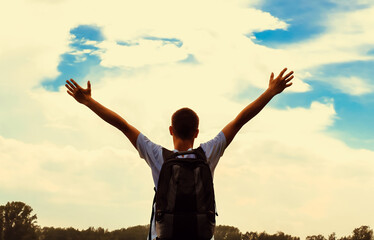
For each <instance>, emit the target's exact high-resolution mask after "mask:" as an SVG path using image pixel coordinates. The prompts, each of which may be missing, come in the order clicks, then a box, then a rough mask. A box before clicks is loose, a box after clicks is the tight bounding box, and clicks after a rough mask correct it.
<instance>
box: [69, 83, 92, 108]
mask: <svg viewBox="0 0 374 240" xmlns="http://www.w3.org/2000/svg"><path fill="white" fill-rule="evenodd" d="M65 87H66V88H67V89H68V90H67V93H68V94H69V95H70V96H72V97H73V98H74V99H75V100H77V101H78V102H79V103H82V104H84V105H86V104H87V103H88V102H89V100H90V99H91V83H90V81H88V82H87V88H86V89H84V88H82V87H81V86H79V84H78V83H76V82H75V81H74V80H73V79H70V81H69V80H66V84H65Z"/></svg>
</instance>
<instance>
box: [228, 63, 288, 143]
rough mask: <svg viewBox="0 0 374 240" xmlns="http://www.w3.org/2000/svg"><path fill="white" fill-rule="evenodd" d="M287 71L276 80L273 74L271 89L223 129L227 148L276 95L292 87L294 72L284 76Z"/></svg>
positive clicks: (270, 83) (282, 72)
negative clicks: (245, 125)
mask: <svg viewBox="0 0 374 240" xmlns="http://www.w3.org/2000/svg"><path fill="white" fill-rule="evenodd" d="M286 71H287V68H285V69H283V70H282V71H281V72H280V73H279V75H278V77H276V78H275V79H274V73H271V76H270V80H269V87H268V88H267V89H266V91H265V92H264V93H262V94H261V96H259V97H258V98H257V99H256V100H255V101H253V102H252V103H251V104H249V105H248V106H247V107H245V108H244V109H243V110H242V111H241V112H240V113H239V114H238V116H237V117H236V118H235V119H234V120H232V121H231V122H230V123H229V124H227V125H226V126H225V127H224V128H223V129H222V132H223V134H224V135H225V137H226V147H227V146H228V145H229V144H230V143H231V141H232V140H233V139H234V137H235V135H236V134H237V133H238V132H239V130H240V129H241V128H242V127H243V126H244V124H246V123H247V122H248V121H249V120H251V119H252V118H253V117H254V116H256V115H257V114H258V113H259V112H260V111H261V110H262V109H263V108H264V107H265V106H266V104H267V103H268V102H269V101H270V100H271V99H272V98H273V97H274V96H275V95H277V94H279V93H281V92H282V91H283V90H284V89H285V88H287V87H289V86H291V85H292V82H290V81H291V80H292V79H293V77H294V76H293V71H291V72H289V73H288V74H286V75H285V76H283V75H284V74H285V72H286Z"/></svg>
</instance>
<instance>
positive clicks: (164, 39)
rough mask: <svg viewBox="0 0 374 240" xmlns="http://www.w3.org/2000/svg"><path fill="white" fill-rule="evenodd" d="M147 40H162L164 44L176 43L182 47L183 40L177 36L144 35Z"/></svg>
mask: <svg viewBox="0 0 374 240" xmlns="http://www.w3.org/2000/svg"><path fill="white" fill-rule="evenodd" d="M143 39H146V40H153V41H162V42H163V44H174V45H175V46H177V47H182V45H183V42H182V41H181V40H179V39H177V38H160V37H151V36H148V37H143Z"/></svg>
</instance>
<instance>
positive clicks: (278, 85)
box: [65, 68, 294, 239]
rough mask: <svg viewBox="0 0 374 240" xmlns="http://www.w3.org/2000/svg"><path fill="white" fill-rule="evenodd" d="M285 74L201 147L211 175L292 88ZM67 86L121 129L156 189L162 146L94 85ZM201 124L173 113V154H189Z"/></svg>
mask: <svg viewBox="0 0 374 240" xmlns="http://www.w3.org/2000/svg"><path fill="white" fill-rule="evenodd" d="M286 71H287V68H284V69H283V70H282V71H281V72H280V73H279V75H278V76H277V77H276V78H274V73H271V76H270V80H269V86H268V88H267V89H266V91H265V92H264V93H262V94H261V96H259V97H258V98H257V99H256V100H255V101H253V102H252V103H251V104H249V105H248V106H247V107H245V108H244V109H243V110H242V111H241V112H240V113H239V114H238V115H237V117H236V118H235V119H234V120H232V121H231V122H229V123H228V124H227V125H226V126H225V127H224V128H223V129H222V131H221V132H219V133H218V135H217V136H216V137H215V138H214V139H212V140H210V141H208V142H206V143H202V144H200V146H201V148H202V149H203V151H204V153H205V155H206V158H207V162H208V164H209V167H210V170H211V173H212V176H213V173H214V169H215V167H216V166H217V163H218V160H219V159H220V157H221V156H222V155H223V152H224V151H225V149H226V147H227V146H228V145H229V144H230V143H231V141H232V140H233V139H234V137H235V135H236V134H237V133H238V131H239V130H240V129H241V128H242V127H243V126H244V125H245V124H246V123H247V122H248V121H249V120H251V119H252V118H253V117H254V116H256V115H257V114H258V113H259V112H260V111H261V110H262V109H263V108H264V107H265V106H266V104H267V103H268V102H269V101H270V100H271V99H272V98H273V97H274V96H276V95H277V94H279V93H281V92H282V91H283V90H284V89H286V88H287V87H290V86H291V85H292V82H290V81H291V80H292V79H293V77H294V76H293V71H291V72H289V73H287V74H285V73H286ZM65 86H66V88H67V93H68V94H69V95H71V96H72V97H73V98H74V99H75V100H77V101H78V102H79V103H81V104H83V105H86V106H87V107H88V108H90V109H91V110H92V111H93V112H95V113H96V114H97V115H98V116H99V117H101V118H102V119H103V120H105V121H106V122H108V123H109V124H111V125H113V126H114V127H116V128H118V129H119V130H120V131H122V132H123V133H124V134H125V135H126V137H127V138H128V139H129V140H130V142H131V143H132V145H133V146H134V147H135V148H136V149H137V150H138V152H139V155H140V157H141V158H143V159H145V160H146V162H147V163H148V165H149V166H150V167H151V169H152V176H153V180H154V184H155V187H157V183H158V178H159V174H160V170H161V166H162V164H163V161H164V160H163V156H162V147H161V146H160V145H157V144H155V143H153V142H152V141H150V140H149V139H148V138H147V137H145V136H144V135H143V134H142V133H140V131H139V130H138V129H136V128H135V127H134V126H132V125H131V124H129V123H128V122H127V121H126V120H125V119H123V118H122V117H121V116H119V115H118V114H116V113H115V112H113V111H111V110H110V109H108V108H106V107H104V106H103V105H101V104H100V103H99V102H97V101H96V100H94V99H93V98H92V97H91V84H90V82H89V81H88V82H87V88H86V89H83V88H82V87H81V86H79V85H78V84H77V83H76V82H75V81H74V80H73V79H70V81H68V80H67V81H66V85H65ZM198 124H199V118H198V116H197V115H196V113H195V112H194V111H192V110H191V109H188V108H182V109H180V110H178V111H177V112H175V113H174V114H173V116H172V124H171V126H170V127H169V131H170V135H171V136H172V137H173V144H174V151H188V150H191V149H192V148H193V145H194V140H195V138H196V137H197V136H198V133H199V129H198ZM185 156H187V157H190V156H188V155H185ZM182 157H184V156H182ZM152 222H153V224H152V226H151V230H152V231H151V232H152V239H155V238H156V231H155V224H154V223H155V221H154V220H153V221H152Z"/></svg>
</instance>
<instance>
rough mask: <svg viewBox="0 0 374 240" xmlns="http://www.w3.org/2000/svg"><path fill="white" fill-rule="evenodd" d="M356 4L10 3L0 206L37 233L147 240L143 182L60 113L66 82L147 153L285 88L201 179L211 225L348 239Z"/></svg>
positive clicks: (95, 126) (368, 53)
mask: <svg viewBox="0 0 374 240" xmlns="http://www.w3.org/2000/svg"><path fill="white" fill-rule="evenodd" d="M373 16H374V2H373V1H372V0H355V1H351V0H349V1H348V0H329V1H328V0H315V1H307V0H299V1H292V0H253V1H245V0H231V1H228V0H214V1H213V0H203V1H201V0H189V1H175V0H161V1H150V0H139V1H120V0H109V1H105V2H104V1H87V0H82V1H72V0H53V1H46V0H23V1H22V0H15V1H8V2H7V3H6V7H3V8H1V10H0V22H1V31H2V34H1V35H2V37H1V38H0V45H1V47H0V69H1V73H2V78H1V80H0V165H1V168H0V204H5V203H6V202H8V201H23V202H25V203H27V204H28V205H30V206H31V207H32V208H33V209H34V212H35V213H36V214H37V216H38V224H40V225H41V226H55V227H70V226H72V227H75V228H78V229H86V228H88V227H90V226H93V227H103V228H107V229H109V230H114V229H119V228H125V227H129V226H134V225H146V224H148V221H149V218H150V214H151V212H150V211H151V203H152V198H153V181H152V177H151V171H150V168H149V167H148V166H147V164H146V163H145V161H144V160H143V159H141V158H140V157H139V154H138V153H137V151H136V149H135V148H134V147H133V146H132V145H131V143H130V142H129V141H128V140H127V139H126V137H125V136H124V135H123V134H122V133H121V132H119V131H118V130H117V129H115V128H113V127H112V126H110V125H108V124H107V123H105V122H104V121H102V120H101V119H100V118H99V117H97V116H96V115H95V114H94V113H92V112H91V111H90V110H89V109H88V108H87V107H85V106H83V105H81V104H79V103H77V102H76V101H75V100H74V99H73V98H71V97H70V96H69V95H68V94H67V93H66V89H65V87H64V84H65V80H67V79H70V78H73V79H75V80H76V81H77V82H78V83H79V84H81V85H82V86H83V87H86V86H87V85H86V84H87V81H88V80H90V81H91V85H92V97H93V98H94V99H95V100H97V101H99V102H100V103H102V104H103V105H105V106H106V107H108V108H110V109H112V110H114V111H115V112H117V113H118V114H120V115H121V116H122V117H123V118H125V119H126V120H127V121H128V122H129V123H130V124H132V125H134V126H135V127H136V128H138V129H139V130H140V131H141V132H142V133H143V134H144V135H146V136H147V137H148V138H150V139H151V140H152V141H154V142H156V143H158V144H160V145H162V146H164V147H166V148H169V149H171V148H173V145H172V138H171V137H170V135H169V132H168V127H169V125H170V117H171V115H172V113H173V112H175V111H176V110H177V109H179V108H181V107H190V108H192V109H194V110H195V111H196V112H197V114H198V115H199V117H200V127H199V128H200V133H199V136H198V138H197V139H196V141H195V143H196V144H195V146H198V144H199V143H202V142H205V141H208V140H210V139H211V138H213V137H215V136H216V135H217V134H218V133H219V131H220V130H221V129H222V128H223V127H224V126H225V125H226V124H227V123H229V122H230V121H231V120H232V119H233V118H234V117H235V116H236V115H237V114H238V113H239V112H240V111H241V110H242V109H243V108H244V107H245V106H247V105H248V104H250V103H251V102H252V101H253V100H255V99H256V98H257V97H258V96H259V95H260V94H261V93H262V92H263V91H265V90H266V88H267V86H268V81H269V77H270V74H271V73H272V72H274V73H275V74H277V73H278V72H280V71H281V70H282V69H283V68H284V67H287V68H288V69H289V70H293V71H294V72H295V74H294V75H295V78H294V80H293V85H292V86H291V87H290V88H287V89H286V90H285V91H284V92H283V93H281V94H280V95H277V96H276V97H274V98H273V99H272V100H271V102H270V103H269V104H268V105H267V106H266V108H265V109H264V110H263V111H262V112H261V113H260V114H259V115H258V116H256V117H255V118H254V119H252V120H251V121H250V122H249V123H248V124H247V125H246V126H244V127H243V129H242V130H241V131H240V132H239V134H238V135H237V136H236V138H235V139H234V141H233V142H232V143H231V144H230V146H229V148H227V149H226V151H225V153H224V155H223V157H222V158H221V160H220V162H219V164H218V166H217V168H216V171H215V174H214V184H215V194H216V202H217V211H218V214H219V216H218V217H217V224H221V225H231V226H235V227H238V228H239V229H240V230H241V231H242V232H246V231H257V232H262V231H266V232H268V233H276V232H277V231H283V232H285V233H287V234H291V235H294V236H299V237H301V238H302V239H303V238H305V237H306V236H308V235H314V234H323V235H325V237H327V236H328V235H329V234H331V233H332V232H335V233H336V235H337V237H342V236H347V235H350V234H351V232H352V230H353V229H354V228H357V227H360V226H362V225H369V226H371V227H372V228H373V227H374V208H373V205H372V203H373V202H374V137H373V136H374V128H373V127H372V123H373V122H374V79H373V75H374V70H373V69H374V68H373V65H374V44H373V42H374V34H373V33H372V26H373V25H374V17H373Z"/></svg>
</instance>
